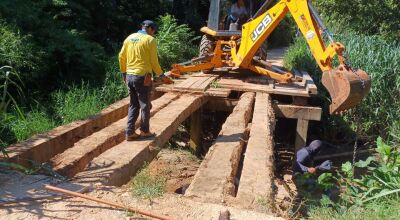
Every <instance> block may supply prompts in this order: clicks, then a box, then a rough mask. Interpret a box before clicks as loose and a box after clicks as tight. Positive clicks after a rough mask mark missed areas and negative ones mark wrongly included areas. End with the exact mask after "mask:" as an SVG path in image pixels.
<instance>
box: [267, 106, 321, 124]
mask: <svg viewBox="0 0 400 220" xmlns="http://www.w3.org/2000/svg"><path fill="white" fill-rule="evenodd" d="M273 108H274V111H275V114H276V116H277V117H281V118H294V119H304V120H313V121H320V120H321V113H322V109H321V108H320V107H311V106H300V105H287V104H274V105H273Z"/></svg>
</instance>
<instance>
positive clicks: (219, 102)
mask: <svg viewBox="0 0 400 220" xmlns="http://www.w3.org/2000/svg"><path fill="white" fill-rule="evenodd" d="M237 103H238V100H237V99H228V98H210V100H209V101H208V102H207V103H206V104H205V105H204V107H205V108H206V109H208V110H213V111H221V112H232V110H233V108H235V106H236V105H237Z"/></svg>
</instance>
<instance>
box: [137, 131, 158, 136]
mask: <svg viewBox="0 0 400 220" xmlns="http://www.w3.org/2000/svg"><path fill="white" fill-rule="evenodd" d="M154 136H156V133H154V132H150V131H149V132H144V131H140V137H144V138H147V137H154Z"/></svg>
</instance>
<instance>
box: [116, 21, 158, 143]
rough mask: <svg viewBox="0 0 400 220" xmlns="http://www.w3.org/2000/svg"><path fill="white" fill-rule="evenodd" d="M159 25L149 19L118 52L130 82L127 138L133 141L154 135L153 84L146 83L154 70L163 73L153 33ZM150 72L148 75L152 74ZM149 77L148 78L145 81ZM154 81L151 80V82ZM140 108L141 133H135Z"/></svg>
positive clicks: (122, 67)
mask: <svg viewBox="0 0 400 220" xmlns="http://www.w3.org/2000/svg"><path fill="white" fill-rule="evenodd" d="M156 31H157V25H156V23H154V22H153V21H150V20H146V21H144V22H143V23H142V29H141V30H139V31H138V32H137V33H133V34H131V35H129V36H128V37H127V38H126V39H125V41H124V44H123V46H122V49H121V52H120V53H119V65H120V70H121V73H122V75H123V79H124V82H125V83H126V84H127V85H128V88H129V96H130V104H129V111H128V126H127V129H126V140H127V141H131V140H133V139H135V138H138V137H151V136H154V135H155V134H154V133H153V132H150V125H149V121H150V105H151V103H150V90H151V84H150V85H146V84H147V83H145V81H146V82H147V81H148V80H147V79H148V77H145V76H146V75H147V74H149V75H150V76H151V74H152V73H153V72H154V73H155V74H156V75H157V76H160V75H161V74H162V70H161V67H160V64H159V63H158V57H157V43H156V39H155V38H154V35H155V33H156ZM149 75H147V76H149ZM145 78H146V80H145ZM150 82H151V81H150ZM139 109H140V111H141V121H140V133H139V134H137V133H136V132H135V122H136V120H137V118H138V116H139Z"/></svg>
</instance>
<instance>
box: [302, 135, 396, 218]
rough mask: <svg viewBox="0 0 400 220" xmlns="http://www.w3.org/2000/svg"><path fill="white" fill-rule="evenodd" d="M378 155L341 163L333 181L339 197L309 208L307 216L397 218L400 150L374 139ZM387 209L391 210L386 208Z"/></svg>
mask: <svg viewBox="0 0 400 220" xmlns="http://www.w3.org/2000/svg"><path fill="white" fill-rule="evenodd" d="M376 152H377V155H376V156H370V157H368V158H367V159H366V160H364V161H363V160H360V161H358V162H357V163H355V164H354V167H353V166H352V164H351V163H350V162H346V163H344V164H342V166H341V170H340V172H337V176H336V177H335V181H336V182H337V184H338V186H339V189H340V190H341V194H340V200H339V201H338V202H336V203H333V202H332V201H330V200H329V198H328V197H326V196H325V197H323V199H321V200H320V206H318V205H317V206H315V207H311V209H310V211H309V215H310V219H396V218H398V216H399V215H400V211H399V208H400V176H399V174H398V172H399V168H400V149H399V147H398V146H397V145H395V144H394V145H393V146H390V145H388V144H386V143H385V142H384V141H383V140H382V139H381V138H378V140H377V148H376ZM389 210H390V211H389Z"/></svg>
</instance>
